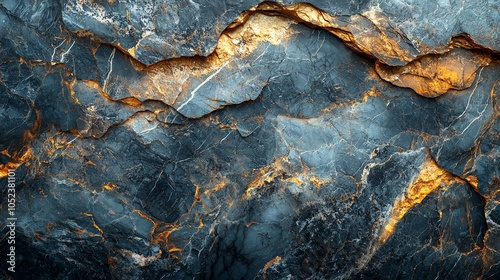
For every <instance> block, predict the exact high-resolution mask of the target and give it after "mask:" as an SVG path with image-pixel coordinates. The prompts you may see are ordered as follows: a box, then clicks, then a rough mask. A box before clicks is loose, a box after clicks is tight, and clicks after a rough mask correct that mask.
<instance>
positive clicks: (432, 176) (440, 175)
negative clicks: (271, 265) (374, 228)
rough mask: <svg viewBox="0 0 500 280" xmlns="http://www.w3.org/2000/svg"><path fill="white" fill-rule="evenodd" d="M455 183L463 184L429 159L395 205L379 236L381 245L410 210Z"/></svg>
mask: <svg viewBox="0 0 500 280" xmlns="http://www.w3.org/2000/svg"><path fill="white" fill-rule="evenodd" d="M454 182H462V180H461V179H460V178H458V177H456V176H454V175H453V174H451V173H450V172H448V171H446V170H444V169H442V168H441V167H440V166H439V165H438V164H437V163H436V161H435V160H434V159H432V158H429V159H428V161H427V162H426V163H425V165H424V167H423V168H422V170H421V171H420V173H419V175H418V177H417V178H416V179H415V180H414V181H413V182H412V183H410V186H409V187H408V189H407V191H406V193H405V194H404V195H403V196H402V197H400V198H399V199H398V200H396V202H395V203H394V205H393V207H392V211H391V216H390V217H389V219H388V221H387V222H386V224H385V226H384V228H383V231H382V233H381V234H380V236H379V239H378V242H379V244H383V243H385V242H386V241H387V239H388V238H389V237H390V236H391V235H392V234H393V233H394V230H395V227H396V225H397V223H398V222H399V221H400V220H401V219H402V218H403V217H404V215H405V214H406V213H407V212H408V210H410V208H412V207H413V206H415V205H417V204H419V203H421V202H422V201H423V200H424V199H425V198H426V197H427V196H428V195H429V194H430V193H431V192H433V191H434V190H436V189H438V188H442V189H446V188H447V187H448V186H450V185H451V184H452V183H454Z"/></svg>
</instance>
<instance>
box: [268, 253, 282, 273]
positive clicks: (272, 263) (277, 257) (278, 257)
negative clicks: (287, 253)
mask: <svg viewBox="0 0 500 280" xmlns="http://www.w3.org/2000/svg"><path fill="white" fill-rule="evenodd" d="M280 261H281V257H280V256H276V257H275V258H274V259H272V260H270V261H268V262H267V263H266V264H265V265H264V270H267V269H268V268H269V267H270V266H272V265H274V264H276V263H278V262H280Z"/></svg>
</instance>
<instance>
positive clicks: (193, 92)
mask: <svg viewBox="0 0 500 280" xmlns="http://www.w3.org/2000/svg"><path fill="white" fill-rule="evenodd" d="M228 63H229V61H226V62H224V64H222V66H221V67H220V68H219V69H217V71H215V72H214V73H213V74H212V75H210V76H208V77H207V78H206V79H205V80H204V81H203V82H202V83H201V84H199V85H198V86H197V87H196V88H195V89H194V90H193V91H192V92H191V93H190V96H189V98H188V100H186V102H184V103H183V104H182V105H181V106H179V108H177V111H180V110H181V109H182V108H184V106H186V105H187V104H188V103H189V102H191V100H193V98H194V95H195V93H196V92H197V91H198V90H199V89H200V88H201V87H202V86H204V85H205V84H206V83H207V82H208V81H210V80H211V79H213V78H214V77H215V76H216V75H217V74H219V72H220V71H222V69H224V67H226V65H227V64H228Z"/></svg>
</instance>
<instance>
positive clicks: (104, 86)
mask: <svg viewBox="0 0 500 280" xmlns="http://www.w3.org/2000/svg"><path fill="white" fill-rule="evenodd" d="M115 51H116V49H113V51H112V52H111V55H110V56H109V59H108V65H109V67H108V68H109V71H108V75H106V79H105V80H104V85H103V87H102V89H103V91H104V92H107V91H106V86H107V85H108V80H109V76H111V72H113V58H115Z"/></svg>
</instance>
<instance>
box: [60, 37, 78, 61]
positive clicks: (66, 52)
mask: <svg viewBox="0 0 500 280" xmlns="http://www.w3.org/2000/svg"><path fill="white" fill-rule="evenodd" d="M75 42H76V41H73V44H71V46H69V49H68V50H67V51H65V52H64V53H63V54H61V62H64V56H66V54H68V53H69V51H70V50H71V48H72V47H73V45H74V44H75Z"/></svg>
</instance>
